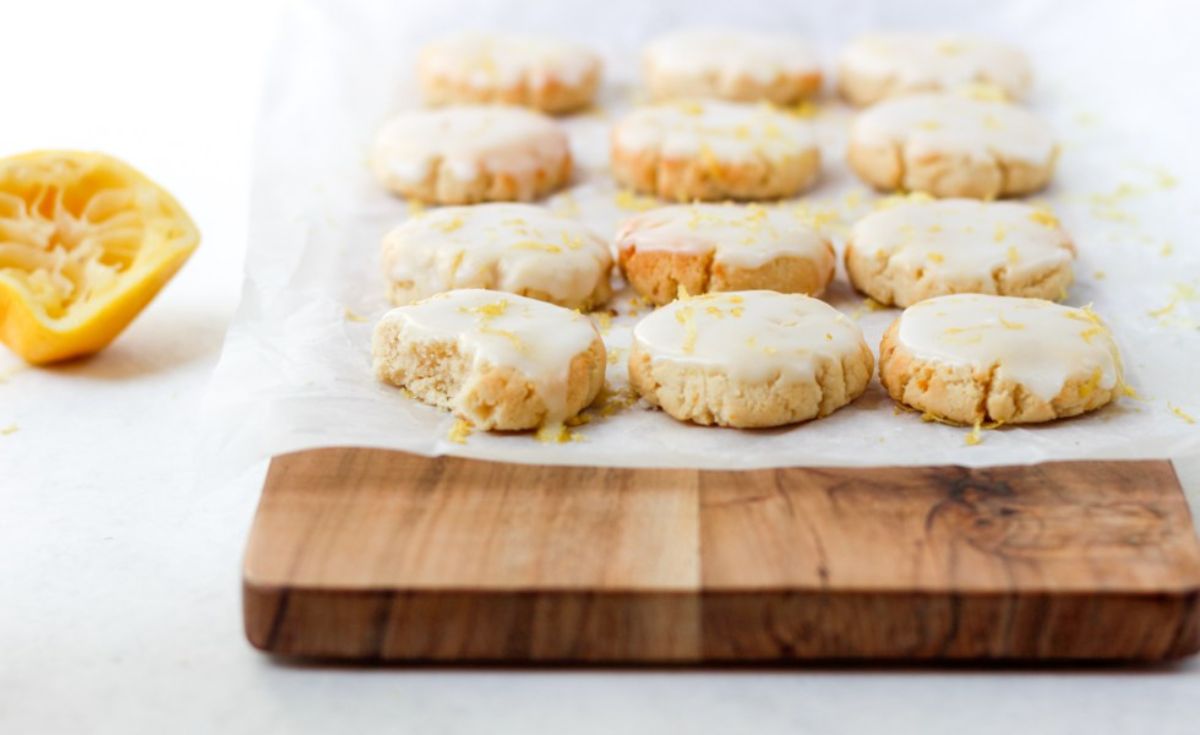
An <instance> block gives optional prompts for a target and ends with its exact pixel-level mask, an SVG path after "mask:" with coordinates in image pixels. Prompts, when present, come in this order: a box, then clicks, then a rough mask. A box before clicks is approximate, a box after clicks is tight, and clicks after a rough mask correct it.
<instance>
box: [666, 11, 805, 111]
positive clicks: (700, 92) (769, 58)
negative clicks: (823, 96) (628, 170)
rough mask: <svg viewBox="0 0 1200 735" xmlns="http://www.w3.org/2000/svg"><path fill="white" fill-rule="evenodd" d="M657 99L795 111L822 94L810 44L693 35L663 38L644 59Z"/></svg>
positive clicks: (778, 36) (721, 33)
mask: <svg viewBox="0 0 1200 735" xmlns="http://www.w3.org/2000/svg"><path fill="white" fill-rule="evenodd" d="M643 66H644V69H645V75H646V84H647V86H648V87H649V88H650V94H651V96H652V97H654V98H655V99H659V100H666V99H674V98H687V97H720V98H723V99H727V100H737V101H740V102H758V101H759V100H767V101H769V102H773V103H775V104H778V105H791V104H795V103H797V102H800V101H801V100H803V99H805V98H807V97H811V96H812V95H814V94H816V93H817V91H819V90H820V89H821V66H820V64H819V63H818V62H817V59H816V55H815V54H814V53H813V52H812V50H811V49H810V48H809V46H808V43H807V42H806V41H805V40H804V39H803V38H802V37H799V36H796V35H792V34H785V33H756V32H752V31H729V30H715V29H692V30H684V31H677V32H675V33H669V34H667V35H665V36H660V37H658V38H656V39H654V41H652V42H651V43H650V45H649V46H647V47H646V52H645V54H644V55H643Z"/></svg>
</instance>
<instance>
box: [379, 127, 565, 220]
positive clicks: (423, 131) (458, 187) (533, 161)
mask: <svg viewBox="0 0 1200 735" xmlns="http://www.w3.org/2000/svg"><path fill="white" fill-rule="evenodd" d="M371 168H372V169H373V170H374V172H375V176H376V177H377V178H378V179H379V181H380V183H381V184H383V186H384V187H385V188H387V189H388V190H389V191H391V192H392V193H394V194H398V195H400V196H404V197H409V198H412V199H418V200H421V201H425V202H431V203H435V204H474V203H477V202H484V201H530V200H533V199H537V198H540V197H542V196H545V195H546V194H548V193H550V192H551V191H554V190H555V189H557V188H558V187H559V186H561V185H562V184H563V183H564V182H565V181H566V180H567V179H568V178H569V177H570V175H571V151H570V148H569V146H568V144H567V136H566V134H565V133H564V132H563V131H562V129H561V128H560V127H559V126H558V124H557V123H555V122H554V121H553V120H551V119H550V118H548V117H546V116H545V115H541V114H539V113H536V112H533V111H531V110H526V109H523V108H520V107H504V106H463V107H447V108H444V109H440V110H421V111H417V112H406V113H402V114H400V115H397V116H396V117H394V118H392V119H391V120H390V121H389V122H388V123H386V124H385V125H384V126H383V128H382V129H381V130H380V131H379V134H378V135H377V136H376V139H375V146H374V149H373V151H372V153H371Z"/></svg>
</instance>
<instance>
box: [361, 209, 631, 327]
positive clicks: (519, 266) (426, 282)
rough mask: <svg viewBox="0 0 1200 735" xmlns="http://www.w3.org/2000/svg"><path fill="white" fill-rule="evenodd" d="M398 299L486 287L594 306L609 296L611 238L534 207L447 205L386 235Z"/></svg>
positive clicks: (392, 292) (386, 262) (391, 289)
mask: <svg viewBox="0 0 1200 735" xmlns="http://www.w3.org/2000/svg"><path fill="white" fill-rule="evenodd" d="M382 260H383V270H384V275H385V276H386V278H387V280H388V294H389V296H390V297H391V300H392V302H393V303H395V304H407V303H410V302H412V301H416V300H418V299H422V298H425V297H427V296H432V295H433V294H436V293H441V292H443V291H450V290H453V289H456V288H485V289H492V290H495V291H506V292H508V293H515V294H520V295H522V296H529V297H531V298H535V299H541V300H542V301H549V302H551V303H553V304H558V305H559V306H565V307H567V308H569V309H583V310H585V311H586V310H589V309H592V308H593V307H596V306H599V305H601V304H603V303H604V302H605V301H607V300H608V297H609V295H610V294H611V289H610V287H609V283H608V278H609V273H610V271H611V270H612V256H611V254H610V253H609V248H608V243H607V242H605V241H604V240H603V239H601V238H600V237H599V236H598V235H596V234H595V233H593V232H592V231H591V230H589V229H588V228H587V227H585V226H584V225H582V224H580V223H579V222H577V221H575V220H571V219H567V218H565V217H559V216H557V215H555V214H553V213H552V212H550V211H549V210H547V209H545V208H543V207H538V206H534V205H532V204H507V203H504V204H499V203H498V204H479V205H475V206H471V207H442V208H440V209H436V210H432V211H429V212H426V213H425V214H421V215H419V216H416V217H413V218H412V219H410V220H408V221H407V222H405V223H404V224H402V225H400V226H399V227H397V228H395V229H394V230H392V231H391V232H389V233H388V234H387V236H385V237H384V238H383V258H382Z"/></svg>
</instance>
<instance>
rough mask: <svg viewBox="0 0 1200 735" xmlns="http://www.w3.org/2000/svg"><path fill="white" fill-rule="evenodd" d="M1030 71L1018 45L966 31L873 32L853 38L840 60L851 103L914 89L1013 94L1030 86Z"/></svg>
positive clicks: (841, 79) (844, 88)
mask: <svg viewBox="0 0 1200 735" xmlns="http://www.w3.org/2000/svg"><path fill="white" fill-rule="evenodd" d="M1032 76H1033V75H1032V73H1031V72H1030V69H1029V61H1028V59H1026V58H1025V54H1023V53H1022V52H1021V51H1020V50H1019V49H1016V48H1013V47H1012V46H1008V45H1007V44H1004V43H1000V42H997V41H993V40H990V39H987V38H979V37H975V36H970V35H964V34H945V33H941V34H934V33H872V34H869V35H866V36H862V37H860V38H858V39H856V40H855V41H854V42H853V43H851V44H850V45H849V46H848V47H847V48H846V50H845V52H844V53H843V54H842V58H841V61H840V62H839V64H838V89H839V91H840V92H841V94H842V97H844V98H845V99H846V100H847V101H848V102H851V103H852V104H855V105H871V104H875V103H876V102H879V101H880V100H882V99H887V98H889V97H898V96H900V95H905V94H912V93H914V92H938V91H954V90H957V89H961V88H963V87H969V86H972V85H986V86H987V87H990V88H994V89H997V90H999V91H1000V93H1002V94H1004V95H1005V96H1007V97H1008V98H1009V99H1020V98H1022V97H1024V96H1025V94H1026V93H1027V92H1028V91H1029V85H1030V80H1031V78H1032Z"/></svg>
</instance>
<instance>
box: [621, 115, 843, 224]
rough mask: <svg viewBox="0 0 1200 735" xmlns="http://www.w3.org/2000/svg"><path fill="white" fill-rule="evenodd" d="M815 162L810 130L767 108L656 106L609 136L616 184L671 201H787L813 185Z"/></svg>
mask: <svg viewBox="0 0 1200 735" xmlns="http://www.w3.org/2000/svg"><path fill="white" fill-rule="evenodd" d="M820 160H821V158H820V152H819V151H818V149H817V144H816V139H815V136H814V134H813V130H812V128H811V126H810V125H809V124H808V123H806V122H804V121H802V120H799V119H797V118H795V117H794V116H791V115H788V114H786V113H783V112H779V111H778V110H774V109H772V108H771V107H770V106H769V105H767V104H761V105H751V104H742V103H736V102H723V101H719V100H705V101H681V102H676V103H670V104H663V105H657V106H654V107H646V108H642V109H639V110H635V111H634V112H632V113H630V114H629V115H627V116H626V117H625V118H623V119H622V120H621V121H619V122H618V123H617V125H616V126H615V127H614V128H613V131H612V170H613V175H614V176H615V177H616V179H617V181H619V182H620V183H622V184H624V185H625V186H630V187H633V188H634V189H637V190H638V191H641V192H645V193H647V194H655V195H657V196H660V197H662V198H664V199H673V200H675V201H683V202H690V201H695V200H702V201H713V200H717V201H719V200H724V199H741V200H747V199H778V198H780V197H787V196H792V195H794V194H797V193H799V192H800V191H802V190H804V189H806V188H808V187H809V186H811V185H812V183H813V182H814V181H815V180H816V178H817V172H818V170H819V169H820Z"/></svg>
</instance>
